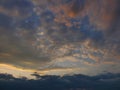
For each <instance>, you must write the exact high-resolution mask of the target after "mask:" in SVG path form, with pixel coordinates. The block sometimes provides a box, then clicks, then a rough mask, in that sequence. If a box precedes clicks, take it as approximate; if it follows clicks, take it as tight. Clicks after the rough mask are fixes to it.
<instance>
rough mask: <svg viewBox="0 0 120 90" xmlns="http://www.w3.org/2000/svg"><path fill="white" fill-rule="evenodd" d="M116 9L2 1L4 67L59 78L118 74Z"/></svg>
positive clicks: (100, 0) (98, 1) (78, 0)
mask: <svg viewBox="0 0 120 90" xmlns="http://www.w3.org/2000/svg"><path fill="white" fill-rule="evenodd" d="M118 3H119V0H92V1H89V0H70V1H68V0H44V1H43V0H17V1H16V0H9V1H7V0H1V1H0V42H1V43H0V63H1V64H8V65H13V66H15V67H17V68H22V69H31V70H36V71H38V72H41V71H43V72H46V71H47V73H45V74H55V75H63V74H74V73H82V74H89V75H94V74H99V73H104V72H113V73H116V72H120V70H119V68H120V65H119V63H120V61H119V60H120V36H119V34H120V30H119V29H120V27H119V26H120V15H119V11H120V7H119V4H118ZM66 71H68V72H66Z"/></svg>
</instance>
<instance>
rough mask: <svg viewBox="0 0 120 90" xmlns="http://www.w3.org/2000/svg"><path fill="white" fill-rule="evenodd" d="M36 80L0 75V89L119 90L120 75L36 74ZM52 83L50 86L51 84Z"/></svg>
mask: <svg viewBox="0 0 120 90" xmlns="http://www.w3.org/2000/svg"><path fill="white" fill-rule="evenodd" d="M33 75H34V76H36V77H37V80H27V79H26V78H24V77H23V78H14V77H13V76H12V75H9V74H0V89H4V90H9V89H18V90H19V88H20V89H22V90H26V89H29V90H34V89H36V88H37V89H42V90H49V89H52V90H56V89H57V90H71V89H74V90H76V89H79V90H82V89H85V90H91V89H92V90H96V89H97V90H101V89H105V90H113V89H114V90H118V89H119V88H120V86H119V82H120V75H119V74H111V73H108V74H105V75H98V76H93V77H89V76H85V75H73V76H63V77H59V76H50V75H47V76H39V75H38V74H37V73H36V74H33ZM51 83H52V84H51Z"/></svg>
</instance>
